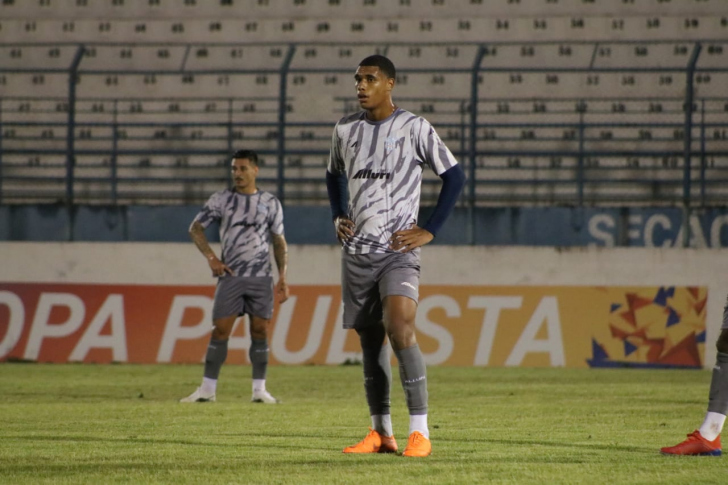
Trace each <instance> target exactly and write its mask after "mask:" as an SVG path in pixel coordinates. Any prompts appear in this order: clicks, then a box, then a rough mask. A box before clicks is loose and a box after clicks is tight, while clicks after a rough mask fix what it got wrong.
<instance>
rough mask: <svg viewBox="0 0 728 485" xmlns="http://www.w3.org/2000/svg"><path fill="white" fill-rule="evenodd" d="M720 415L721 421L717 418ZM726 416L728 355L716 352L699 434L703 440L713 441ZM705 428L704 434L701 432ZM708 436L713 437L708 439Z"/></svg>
mask: <svg viewBox="0 0 728 485" xmlns="http://www.w3.org/2000/svg"><path fill="white" fill-rule="evenodd" d="M715 414H718V415H721V416H722V419H719V417H717V416H712V417H711V418H710V419H708V416H709V415H715ZM726 414H728V353H725V352H718V355H717V356H716V359H715V366H714V367H713V378H712V380H711V381H710V394H709V399H708V414H707V415H706V417H705V422H704V423H703V426H701V427H700V434H701V435H703V438H705V439H708V440H709V441H713V440H714V439H715V437H716V436H718V435H719V434H720V432H721V430H722V429H723V423H724V422H725V417H726ZM704 428H705V433H703V430H704ZM709 436H713V438H712V439H709Z"/></svg>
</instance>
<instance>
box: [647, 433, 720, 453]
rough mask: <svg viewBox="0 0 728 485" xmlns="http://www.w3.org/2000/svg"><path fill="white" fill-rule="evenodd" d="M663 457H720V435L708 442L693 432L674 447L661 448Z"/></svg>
mask: <svg viewBox="0 0 728 485" xmlns="http://www.w3.org/2000/svg"><path fill="white" fill-rule="evenodd" d="M660 452H661V453H662V454H663V455H691V456H720V455H721V454H722V451H721V447H720V435H718V437H717V438H715V439H714V440H713V441H708V440H706V439H705V438H703V436H702V435H701V434H700V431H698V430H695V431H693V432H692V433H690V434H689V435H688V439H686V440H685V441H683V442H682V443H679V444H677V445H675V446H668V447H665V448H661V449H660Z"/></svg>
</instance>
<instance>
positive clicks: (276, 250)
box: [272, 234, 288, 276]
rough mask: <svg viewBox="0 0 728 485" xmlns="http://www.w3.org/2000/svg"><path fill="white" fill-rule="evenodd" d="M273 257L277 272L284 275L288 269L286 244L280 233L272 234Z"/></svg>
mask: <svg viewBox="0 0 728 485" xmlns="http://www.w3.org/2000/svg"><path fill="white" fill-rule="evenodd" d="M272 240H273V257H274V258H275V260H276V266H278V273H280V274H281V275H283V276H285V275H286V271H287V269H288V244H286V238H285V237H283V235H282V234H273V237H272Z"/></svg>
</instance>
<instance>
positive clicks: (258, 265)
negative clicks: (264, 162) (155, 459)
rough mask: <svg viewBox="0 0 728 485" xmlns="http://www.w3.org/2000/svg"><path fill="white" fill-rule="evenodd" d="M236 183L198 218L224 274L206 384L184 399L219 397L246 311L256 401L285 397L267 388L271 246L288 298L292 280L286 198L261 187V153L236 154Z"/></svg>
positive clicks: (198, 237) (199, 231)
mask: <svg viewBox="0 0 728 485" xmlns="http://www.w3.org/2000/svg"><path fill="white" fill-rule="evenodd" d="M231 173H232V177H233V181H234V188H233V189H225V190H221V191H219V192H216V193H214V194H213V195H212V196H211V197H210V199H209V200H208V201H207V203H206V204H205V206H204V207H203V208H202V210H201V211H200V213H199V214H197V216H196V217H195V219H194V221H192V225H191V226H190V236H191V237H192V240H193V241H194V243H195V245H196V246H197V249H199V250H200V252H201V253H202V254H203V255H204V256H205V258H207V264H208V265H209V266H210V270H211V271H212V275H213V276H214V277H216V278H218V281H217V289H216V290H215V301H214V305H213V309H212V324H213V329H212V337H211V338H210V345H209V346H208V347H207V355H206V357H205V371H204V377H203V378H202V385H200V387H198V388H197V390H195V392H193V393H192V394H190V395H189V396H188V397H186V398H184V399H181V400H180V402H208V401H215V392H216V388H217V378H218V376H219V375H220V368H221V367H222V364H223V363H224V362H225V359H226V358H227V350H228V339H229V338H230V333H231V332H232V329H233V325H234V324H235V320H236V319H237V318H238V317H239V316H242V315H244V314H247V315H248V319H249V321H250V341H251V343H250V349H249V356H250V362H251V364H252V367H253V398H252V401H253V402H262V403H267V404H276V403H278V402H279V401H278V400H277V399H276V398H274V397H273V396H271V395H270V393H269V392H268V391H267V390H266V388H265V376H266V370H267V368H268V340H267V338H268V335H267V329H268V323H269V322H270V318H271V315H272V314H273V277H272V275H271V264H270V253H269V246H270V244H271V243H272V244H273V256H274V258H275V260H276V266H277V267H278V283H277V285H276V293H277V294H278V297H279V299H280V302H281V303H283V302H284V301H286V300H287V299H288V296H289V290H288V284H287V283H286V270H287V266H288V246H287V244H286V239H285V237H284V236H283V211H282V209H281V203H280V202H279V201H278V199H276V198H275V196H273V195H272V194H270V193H268V192H264V191H262V190H258V188H257V186H256V184H255V180H256V177H257V176H258V155H257V154H256V153H255V152H254V151H252V150H240V151H238V152H236V153H235V154H234V155H233V159H232V162H231ZM212 221H218V222H219V223H220V242H221V243H222V254H221V256H220V258H218V257H217V256H216V255H215V253H214V252H213V250H212V249H211V248H210V245H209V243H208V241H207V238H206V237H205V228H206V227H207V226H208V225H210V223H211V222H212Z"/></svg>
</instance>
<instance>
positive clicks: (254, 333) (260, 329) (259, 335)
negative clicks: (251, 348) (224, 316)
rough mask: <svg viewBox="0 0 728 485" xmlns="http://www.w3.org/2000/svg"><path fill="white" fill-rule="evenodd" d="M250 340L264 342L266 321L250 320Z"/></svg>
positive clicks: (266, 334)
mask: <svg viewBox="0 0 728 485" xmlns="http://www.w3.org/2000/svg"><path fill="white" fill-rule="evenodd" d="M250 338H252V339H255V340H265V339H267V338H268V320H258V319H251V322H250Z"/></svg>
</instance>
